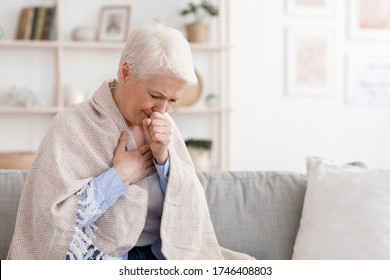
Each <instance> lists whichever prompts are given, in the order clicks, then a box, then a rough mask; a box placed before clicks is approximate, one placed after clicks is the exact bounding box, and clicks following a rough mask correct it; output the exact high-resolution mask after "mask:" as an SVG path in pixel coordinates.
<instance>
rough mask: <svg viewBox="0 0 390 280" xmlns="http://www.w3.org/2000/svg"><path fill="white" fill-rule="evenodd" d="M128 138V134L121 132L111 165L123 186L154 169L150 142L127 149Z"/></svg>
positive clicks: (141, 177) (139, 178)
mask: <svg viewBox="0 0 390 280" xmlns="http://www.w3.org/2000/svg"><path fill="white" fill-rule="evenodd" d="M128 138H129V136H128V134H127V133H126V132H122V135H121V137H120V138H119V143H118V147H117V148H116V150H115V154H114V159H113V161H112V165H113V167H114V168H115V170H116V172H117V174H118V176H119V178H120V179H121V180H122V182H123V184H124V185H125V186H128V185H129V184H132V183H135V182H138V181H139V180H141V179H143V178H145V177H146V176H147V175H149V174H150V173H152V172H154V171H155V166H154V163H153V154H152V151H151V150H150V144H146V145H142V146H140V147H138V148H137V149H134V150H131V151H127V150H126V144H127V140H128Z"/></svg>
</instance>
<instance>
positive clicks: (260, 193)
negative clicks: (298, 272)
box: [0, 170, 306, 260]
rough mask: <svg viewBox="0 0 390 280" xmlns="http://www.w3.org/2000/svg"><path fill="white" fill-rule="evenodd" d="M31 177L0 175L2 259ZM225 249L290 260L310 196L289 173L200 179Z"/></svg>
mask: <svg viewBox="0 0 390 280" xmlns="http://www.w3.org/2000/svg"><path fill="white" fill-rule="evenodd" d="M26 174H27V171H20V170H0V259H5V258H6V256H7V252H8V248H9V245H10V242H11V238H12V235H13V231H14V227H15V220H16V214H17V209H18V205H19V199H20V195H21V192H22V189H23V183H24V180H25V178H26ZM198 177H199V180H200V182H201V183H202V185H203V187H204V189H205V193H206V199H207V202H208V205H209V210H210V215H211V220H212V221H213V225H214V229H215V232H216V234H217V237H218V240H219V243H220V245H221V246H223V247H225V248H228V249H231V250H235V251H239V252H243V253H248V254H250V255H252V256H254V257H256V258H257V259H263V260H264V259H290V258H291V256H292V252H293V247H294V242H295V237H296V233H297V231H298V227H299V221H300V217H301V212H302V206H303V199H304V195H305V191H306V179H305V176H303V175H301V174H297V173H291V172H255V171H251V172H207V173H199V174H198Z"/></svg>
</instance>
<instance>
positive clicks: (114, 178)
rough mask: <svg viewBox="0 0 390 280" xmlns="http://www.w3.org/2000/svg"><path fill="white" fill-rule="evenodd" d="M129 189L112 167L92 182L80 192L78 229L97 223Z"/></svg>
mask: <svg viewBox="0 0 390 280" xmlns="http://www.w3.org/2000/svg"><path fill="white" fill-rule="evenodd" d="M126 193H127V189H126V188H125V186H124V185H123V183H122V181H121V180H120V179H119V176H118V175H117V173H116V171H115V169H114V168H113V167H112V168H110V169H108V170H107V171H106V172H104V173H102V174H101V175H100V176H98V177H96V178H94V179H93V180H91V181H90V182H89V183H88V184H87V185H86V186H84V187H83V188H82V189H81V190H80V191H79V192H78V194H77V195H78V210H77V227H78V228H80V229H81V228H83V227H86V226H88V225H90V224H92V223H93V222H95V221H96V220H97V219H98V218H99V217H100V216H101V215H103V214H104V213H105V212H106V211H107V209H108V208H110V207H111V206H112V205H113V204H114V203H115V202H116V201H117V199H118V198H119V197H121V196H123V195H124V194H126Z"/></svg>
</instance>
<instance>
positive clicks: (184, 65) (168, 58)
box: [118, 22, 197, 85]
mask: <svg viewBox="0 0 390 280" xmlns="http://www.w3.org/2000/svg"><path fill="white" fill-rule="evenodd" d="M126 62H127V64H128V65H129V68H130V71H131V74H132V76H133V78H134V79H136V80H145V79H148V78H150V77H151V76H153V75H166V76H171V77H175V78H178V79H181V80H183V81H185V82H187V83H188V84H191V85H194V84H196V83H197V78H196V75H195V69H194V64H193V60H192V54H191V48H190V45H189V43H188V41H187V40H186V39H185V38H184V36H183V34H182V33H181V32H180V31H179V30H177V29H174V28H172V27H168V26H166V25H164V24H161V23H157V22H152V23H149V24H146V25H142V26H140V27H138V28H136V29H134V31H133V32H131V34H130V37H129V40H128V41H127V43H126V46H125V48H124V49H123V52H122V56H121V60H120V63H119V70H118V76H119V74H120V70H121V67H122V65H123V64H124V63H126Z"/></svg>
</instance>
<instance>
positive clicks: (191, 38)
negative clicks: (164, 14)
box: [186, 23, 209, 43]
mask: <svg viewBox="0 0 390 280" xmlns="http://www.w3.org/2000/svg"><path fill="white" fill-rule="evenodd" d="M186 28H187V37H188V42H193V43H207V42H208V41H209V26H208V25H207V24H202V23H192V24H189V25H187V26H186Z"/></svg>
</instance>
